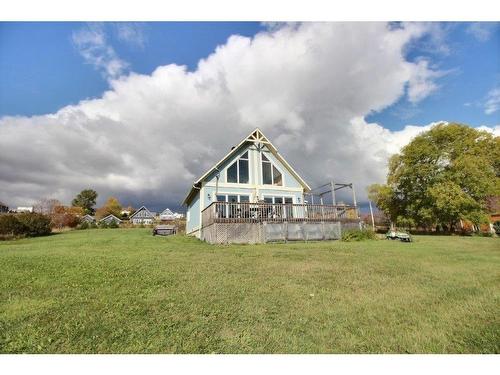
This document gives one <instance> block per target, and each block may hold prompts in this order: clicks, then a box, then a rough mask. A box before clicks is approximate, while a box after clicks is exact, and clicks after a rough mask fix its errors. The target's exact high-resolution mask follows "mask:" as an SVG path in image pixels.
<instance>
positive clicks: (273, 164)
mask: <svg viewBox="0 0 500 375" xmlns="http://www.w3.org/2000/svg"><path fill="white" fill-rule="evenodd" d="M263 153H264V152H263V151H262V150H261V151H260V152H259V155H260V164H259V167H260V174H261V180H262V181H259V182H261V183H262V186H278V187H286V184H285V174H284V173H283V170H282V169H281V168H280V167H278V166H277V165H276V164H275V163H274V162H273V161H272V160H271V159H269V158H268V157H267V156H266V158H267V160H268V161H266V162H265V163H270V164H271V180H272V181H273V183H272V184H264V173H262V164H263V163H264V161H263V160H262V154H263ZM269 153H270V154H272V152H271V151H269ZM273 167H275V168H276V169H277V170H278V171H279V172H280V173H281V185H275V184H274V172H273Z"/></svg>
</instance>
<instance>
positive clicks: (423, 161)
mask: <svg viewBox="0 0 500 375" xmlns="http://www.w3.org/2000/svg"><path fill="white" fill-rule="evenodd" d="M499 176H500V137H494V136H493V135H491V134H490V133H488V132H485V131H480V130H477V129H474V128H471V127H469V126H466V125H461V124H439V125H437V126H434V127H433V128H432V129H430V130H429V131H427V132H425V133H422V134H420V135H419V136H417V137H415V138H414V139H413V140H412V141H411V142H410V143H409V144H408V145H406V146H405V147H404V148H403V149H402V150H401V153H400V154H397V155H394V156H393V157H391V159H390V161H389V174H388V177H387V183H386V184H385V185H372V186H370V187H369V196H370V199H372V200H373V201H374V202H375V203H376V205H377V207H379V209H381V210H382V211H383V212H384V213H385V214H386V215H388V216H389V217H390V218H391V220H392V221H393V222H398V221H399V222H404V223H407V224H408V223H414V224H415V225H419V226H423V227H430V226H433V225H440V226H443V227H446V228H448V229H449V230H451V229H452V228H453V227H455V226H456V224H457V222H458V221H459V220H461V219H465V220H469V221H472V222H473V223H479V222H481V221H483V220H484V217H485V212H486V210H487V206H488V201H489V200H490V199H491V197H492V196H498V195H499V194H500V177H499ZM410 219H411V221H409V220H410Z"/></svg>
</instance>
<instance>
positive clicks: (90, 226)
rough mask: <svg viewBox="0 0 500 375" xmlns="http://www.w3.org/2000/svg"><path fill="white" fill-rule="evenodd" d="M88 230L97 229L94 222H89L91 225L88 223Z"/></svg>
mask: <svg viewBox="0 0 500 375" xmlns="http://www.w3.org/2000/svg"><path fill="white" fill-rule="evenodd" d="M89 228H90V229H97V228H98V226H97V224H96V222H95V221H93V222H91V223H90V225H89Z"/></svg>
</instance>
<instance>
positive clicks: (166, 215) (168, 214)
mask: <svg viewBox="0 0 500 375" xmlns="http://www.w3.org/2000/svg"><path fill="white" fill-rule="evenodd" d="M177 218H178V214H176V213H174V212H172V210H170V209H169V208H166V209H164V210H163V211H162V212H161V213H160V220H161V221H171V220H175V219H177Z"/></svg>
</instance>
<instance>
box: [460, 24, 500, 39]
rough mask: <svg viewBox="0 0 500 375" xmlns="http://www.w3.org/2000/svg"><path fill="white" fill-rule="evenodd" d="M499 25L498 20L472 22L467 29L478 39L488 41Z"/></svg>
mask: <svg viewBox="0 0 500 375" xmlns="http://www.w3.org/2000/svg"><path fill="white" fill-rule="evenodd" d="M498 25H499V23H498V22H472V23H471V24H470V25H469V27H467V29H466V31H467V33H468V34H471V35H472V36H474V38H476V39H477V40H478V41H480V42H486V41H488V40H489V39H490V37H491V34H493V32H494V30H495V28H496V27H498Z"/></svg>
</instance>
